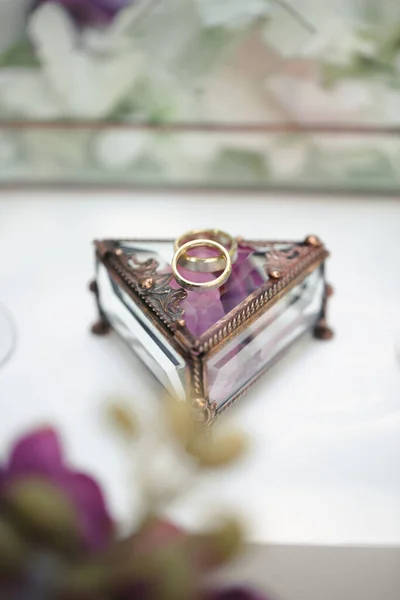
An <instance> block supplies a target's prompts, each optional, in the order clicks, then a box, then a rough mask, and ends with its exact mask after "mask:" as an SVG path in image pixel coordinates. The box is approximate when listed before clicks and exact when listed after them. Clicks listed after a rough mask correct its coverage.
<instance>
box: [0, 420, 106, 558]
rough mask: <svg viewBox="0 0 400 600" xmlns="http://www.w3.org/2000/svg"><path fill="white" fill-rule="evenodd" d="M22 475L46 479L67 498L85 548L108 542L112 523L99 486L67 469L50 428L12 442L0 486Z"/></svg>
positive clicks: (55, 437) (88, 478)
mask: <svg viewBox="0 0 400 600" xmlns="http://www.w3.org/2000/svg"><path fill="white" fill-rule="evenodd" d="M23 477H40V478H43V479H46V480H48V481H50V482H52V483H53V484H54V485H56V486H58V487H59V488H60V489H61V490H62V491H63V492H64V493H65V495H66V496H68V497H69V498H70V499H71V502H72V503H73V504H74V506H75V508H76V510H77V513H78V515H79V519H80V523H81V534H82V541H83V543H84V545H85V547H86V548H88V549H90V550H100V549H102V548H103V547H104V546H105V545H107V543H108V542H110V540H111V536H112V533H113V524H112V520H111V518H110V516H109V513H108V511H107V507H106V504H105V501H104V497H103V494H102V492H101V490H100V488H99V486H98V485H97V483H96V482H95V481H94V480H93V479H91V478H90V477H89V476H87V475H84V474H82V473H76V472H74V471H72V470H71V469H68V467H67V466H66V465H65V463H64V460H63V456H62V449H61V445H60V441H59V438H58V436H57V434H56V432H55V431H54V430H53V429H50V428H46V429H39V430H38V431H35V432H34V433H32V434H30V435H27V436H25V437H23V438H22V439H20V440H19V441H18V442H17V443H16V445H15V446H14V448H13V449H12V451H11V455H10V459H9V462H8V465H7V467H6V469H1V470H0V489H1V487H4V486H5V485H7V484H11V483H12V482H13V481H15V480H16V479H20V478H23Z"/></svg>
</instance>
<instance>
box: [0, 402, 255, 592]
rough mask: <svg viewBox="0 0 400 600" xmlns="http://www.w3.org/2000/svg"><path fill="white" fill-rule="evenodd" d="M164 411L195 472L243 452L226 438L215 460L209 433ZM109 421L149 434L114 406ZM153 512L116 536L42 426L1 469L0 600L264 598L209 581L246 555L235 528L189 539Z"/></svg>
mask: <svg viewBox="0 0 400 600" xmlns="http://www.w3.org/2000/svg"><path fill="white" fill-rule="evenodd" d="M175 407H176V405H175ZM167 412H168V414H169V417H168V419H167V421H168V427H169V429H170V430H171V431H173V433H174V437H175V441H176V445H177V446H180V448H181V450H185V451H187V452H188V454H189V455H190V457H191V459H193V460H195V462H196V464H197V465H198V466H199V467H201V466H202V465H205V466H207V467H208V466H212V467H215V466H221V465H224V464H227V463H229V462H231V461H232V460H234V459H235V458H236V457H237V456H238V455H239V454H240V451H241V450H242V448H243V441H241V440H240V439H239V438H238V437H236V438H235V436H231V437H220V438H219V439H218V440H215V441H210V448H211V449H212V450H213V451H214V452H215V457H214V459H213V460H210V459H209V453H207V452H206V451H205V447H204V444H205V439H206V438H205V436H206V433H205V430H204V427H202V426H201V425H200V424H199V423H198V422H196V421H190V420H189V413H187V412H184V411H183V410H181V408H179V409H178V410H175V409H172V410H171V409H168V411H167ZM110 415H111V416H112V418H113V421H114V424H115V425H117V426H118V427H119V429H120V430H121V431H122V432H123V435H124V438H125V439H128V440H132V441H133V440H135V439H136V440H139V439H140V437H141V436H143V435H144V434H143V431H142V432H141V430H140V428H139V427H138V425H137V423H136V421H134V420H133V419H132V418H131V416H130V415H129V414H128V413H126V408H125V407H122V406H121V405H114V406H113V407H112V408H111V411H110ZM144 437H146V436H144ZM150 467H151V465H150V464H149V465H148V469H149V468H150ZM154 508H155V504H154V503H153V504H151V505H150V506H149V507H148V510H147V511H146V512H145V513H143V515H142V517H141V519H139V522H138V524H137V526H136V528H135V531H133V532H131V533H130V534H128V535H127V536H126V537H124V538H118V537H117V535H116V529H115V528H114V526H113V522H112V519H111V517H110V515H109V512H108V509H107V507H106V503H105V500H104V498H103V495H102V492H101V490H100V488H99V487H98V485H97V484H96V482H95V481H94V480H93V479H91V478H90V477H89V476H87V475H84V474H82V473H78V472H76V471H74V470H72V469H70V468H69V467H68V466H67V464H66V463H65V460H64V458H63V454H62V450H61V447H60V441H59V438H58V436H57V433H56V432H55V431H54V430H52V429H49V428H46V429H40V430H38V431H35V432H33V433H32V434H29V435H28V436H26V437H24V438H22V439H21V440H19V441H17V442H16V444H15V445H14V447H13V448H12V450H11V453H10V456H9V459H8V460H7V461H6V463H5V464H4V465H3V466H0V595H1V597H3V594H4V593H6V594H7V598H10V600H13V599H15V600H22V599H24V600H26V599H29V600H31V599H38V598H40V599H41V600H43V599H46V600H74V599H77V600H100V598H101V600H143V599H144V598H145V599H146V600H263V598H262V597H261V596H260V595H259V594H257V593H253V592H252V591H251V590H248V589H247V588H240V587H238V588H231V589H225V590H217V589H213V588H210V586H209V584H207V583H205V581H206V576H207V575H208V574H209V573H210V572H212V571H213V570H214V569H216V568H218V567H219V566H220V565H223V564H224V563H226V562H227V561H229V560H231V559H232V558H234V557H235V556H236V554H237V553H238V551H239V550H240V548H241V543H242V531H241V528H240V526H239V525H238V523H237V522H236V520H234V519H226V520H222V521H221V522H219V523H218V524H217V525H216V526H215V527H214V528H213V529H211V530H210V531H208V532H205V533H201V534H195V535H194V534H187V533H185V532H184V531H182V530H181V529H180V528H178V527H176V526H175V525H173V524H172V523H170V522H167V521H165V520H163V519H161V518H160V517H159V516H158V514H159V513H157V512H155V511H154Z"/></svg>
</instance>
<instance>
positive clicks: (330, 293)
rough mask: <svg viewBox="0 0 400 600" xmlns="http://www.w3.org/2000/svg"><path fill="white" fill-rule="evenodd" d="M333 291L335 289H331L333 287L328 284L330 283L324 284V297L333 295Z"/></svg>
mask: <svg viewBox="0 0 400 600" xmlns="http://www.w3.org/2000/svg"><path fill="white" fill-rule="evenodd" d="M334 293H335V290H334V289H333V287H332V286H331V285H330V283H327V284H326V297H327V298H330V297H331V296H333V294H334Z"/></svg>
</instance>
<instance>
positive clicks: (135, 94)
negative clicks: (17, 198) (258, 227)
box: [0, 0, 400, 193]
mask: <svg viewBox="0 0 400 600" xmlns="http://www.w3.org/2000/svg"><path fill="white" fill-rule="evenodd" d="M399 23H400V8H399V7H398V3H396V2H393V1H392V0H385V1H384V2H383V3H382V4H381V5H380V6H379V7H377V6H376V3H374V2H372V0H342V1H341V2H339V4H338V3H337V2H336V3H334V2H331V1H330V0H328V1H327V2H324V3H317V2H315V1H312V0H300V1H299V2H296V3H292V2H291V1H287V2H286V1H285V2H284V1H281V0H247V1H246V3H243V2H242V1H241V0H230V1H229V2H227V1H226V0H215V1H210V0H168V2H164V1H161V0H79V1H78V0H55V1H46V0H42V1H41V0H37V1H35V2H32V1H31V0H29V1H28V0H1V2H0V177H1V181H2V182H3V183H7V184H13V183H19V184H21V183H23V182H25V183H26V184H30V183H32V182H34V183H42V184H43V183H54V182H58V184H60V183H64V184H68V183H69V184H71V183H72V184H74V183H80V184H92V185H96V184H97V185H104V184H108V185H113V186H131V185H133V184H134V185H136V186H159V187H160V186H161V187H165V186H173V187H176V186H186V187H202V188H210V187H213V188H221V187H225V188H226V187H235V188H237V187H242V188H246V189H249V188H250V189H251V188H255V189H260V188H261V189H282V188H283V189H291V190H299V189H304V190H310V189H311V190H313V189H318V190H321V189H326V190H334V191H339V192H340V191H343V190H344V189H347V190H362V191H364V192H368V191H369V192H371V191H372V192H376V191H378V192H381V191H387V192H392V193H393V192H394V193H396V192H397V191H398V188H399V169H398V165H399V161H400V147H399V142H398V136H397V133H398V132H397V129H396V128H397V127H398V123H399V119H398V106H399V100H400V95H399V89H398V81H399V69H400V66H399V65H400V58H399V56H400V52H399V50H400V32H399Z"/></svg>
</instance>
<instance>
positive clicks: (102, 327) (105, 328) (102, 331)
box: [92, 319, 111, 335]
mask: <svg viewBox="0 0 400 600" xmlns="http://www.w3.org/2000/svg"><path fill="white" fill-rule="evenodd" d="M110 329H111V326H110V324H109V323H107V321H103V320H102V319H100V321H97V323H95V324H94V325H93V326H92V333H94V335H107V333H109V332H110Z"/></svg>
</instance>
